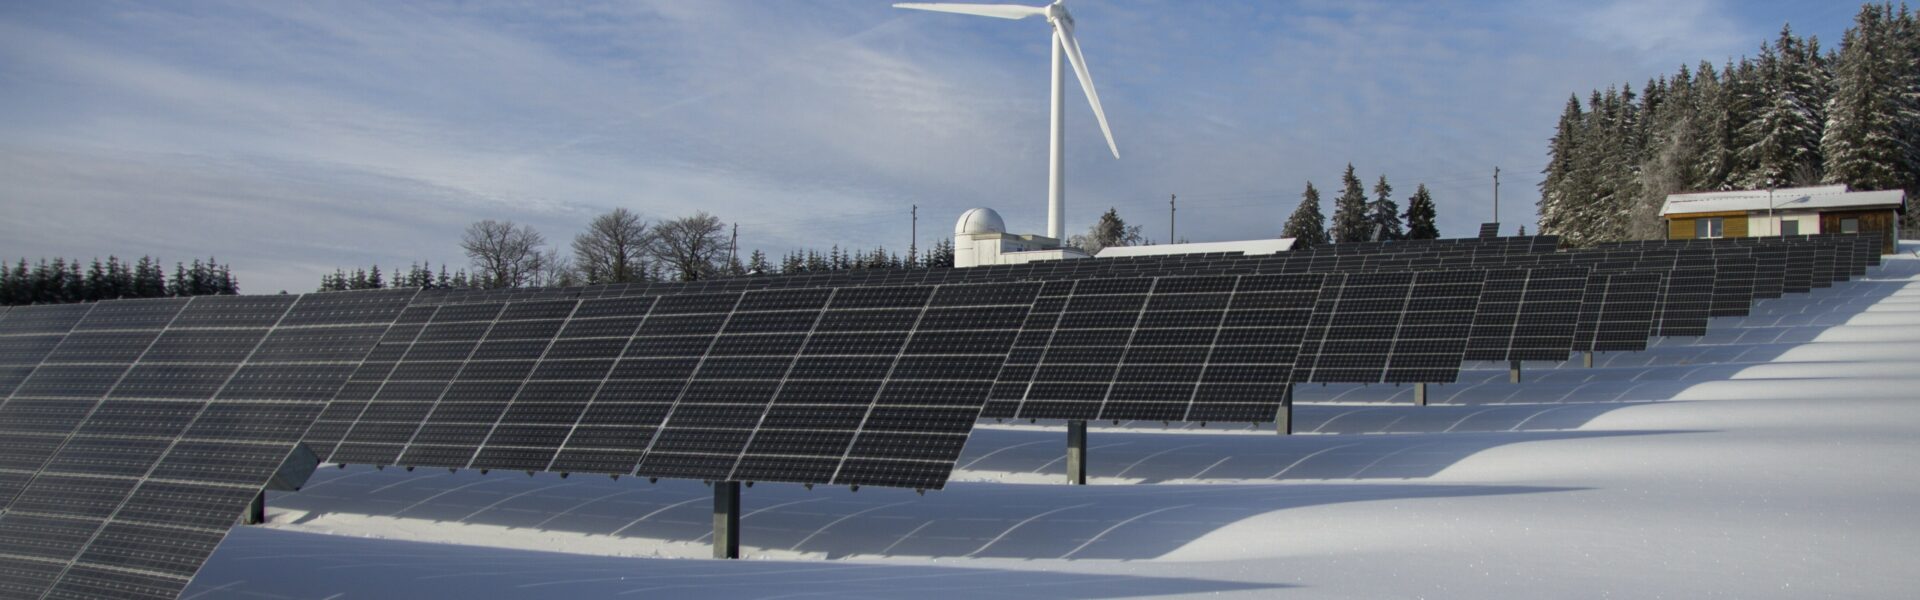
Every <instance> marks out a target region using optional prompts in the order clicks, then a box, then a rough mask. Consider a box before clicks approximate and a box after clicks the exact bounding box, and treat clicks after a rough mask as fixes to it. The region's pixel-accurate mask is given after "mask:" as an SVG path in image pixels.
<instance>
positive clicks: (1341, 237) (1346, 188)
mask: <svg viewBox="0 0 1920 600" xmlns="http://www.w3.org/2000/svg"><path fill="white" fill-rule="evenodd" d="M1340 186H1341V189H1340V197H1339V198H1338V199H1336V200H1334V203H1333V230H1332V231H1330V232H1329V234H1331V235H1332V236H1333V241H1334V243H1336V244H1340V243H1347V242H1364V241H1367V240H1370V239H1373V231H1372V228H1371V227H1369V226H1368V224H1367V192H1366V189H1365V188H1362V187H1361V186H1360V178H1359V177H1357V176H1355V175H1354V174H1353V163H1347V172H1346V173H1345V174H1342V175H1341V176H1340Z"/></svg>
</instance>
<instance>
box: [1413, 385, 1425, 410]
mask: <svg viewBox="0 0 1920 600" xmlns="http://www.w3.org/2000/svg"><path fill="white" fill-rule="evenodd" d="M1413 405H1414V406H1426V405H1427V384H1424V383H1416V384H1413Z"/></svg>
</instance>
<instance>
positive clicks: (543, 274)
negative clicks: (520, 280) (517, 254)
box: [527, 248, 581, 287]
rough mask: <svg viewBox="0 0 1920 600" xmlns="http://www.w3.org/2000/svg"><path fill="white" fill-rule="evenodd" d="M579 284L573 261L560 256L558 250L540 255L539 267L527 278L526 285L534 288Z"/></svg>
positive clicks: (548, 250)
mask: <svg viewBox="0 0 1920 600" xmlns="http://www.w3.org/2000/svg"><path fill="white" fill-rule="evenodd" d="M580 283H581V281H580V271H579V270H578V269H575V268H574V265H573V259H571V258H568V257H567V255H565V254H561V253H560V249H559V248H548V249H547V251H546V252H542V253H540V266H539V267H538V268H537V269H536V270H535V271H534V273H533V275H532V276H531V277H528V278H527V284H528V285H531V286H534V287H567V286H572V285H580Z"/></svg>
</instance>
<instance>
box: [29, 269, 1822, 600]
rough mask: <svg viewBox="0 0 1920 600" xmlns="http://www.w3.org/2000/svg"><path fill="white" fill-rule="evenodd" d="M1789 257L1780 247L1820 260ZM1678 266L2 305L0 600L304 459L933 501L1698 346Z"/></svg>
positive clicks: (58, 586)
mask: <svg viewBox="0 0 1920 600" xmlns="http://www.w3.org/2000/svg"><path fill="white" fill-rule="evenodd" d="M1796 242H1798V243H1794V242H1788V245H1789V246H1799V245H1808V246H1811V247H1814V248H1815V250H1816V252H1815V253H1813V254H1810V255H1808V256H1816V255H1819V254H1821V252H1819V251H1818V249H1819V248H1823V247H1824V248H1829V249H1832V248H1837V247H1839V246H1844V245H1847V244H1848V243H1850V242H1845V241H1842V240H1840V239H1838V238H1821V239H1816V240H1798V241H1796ZM1723 246H1724V247H1728V248H1731V247H1732V245H1731V244H1716V245H1711V246H1710V248H1711V252H1712V253H1713V254H1719V253H1722V251H1723ZM1653 252H1656V253H1657V252H1659V251H1658V250H1655V251H1653ZM1724 252H1725V253H1726V254H1728V257H1727V258H1726V260H1727V261H1730V262H1733V261H1751V260H1753V259H1751V258H1748V257H1749V256H1750V255H1752V254H1753V253H1752V252H1746V253H1741V252H1738V251H1735V250H1731V249H1728V250H1725V251H1724ZM1694 254H1697V253H1678V254H1675V255H1674V257H1673V258H1672V259H1671V260H1666V259H1664V258H1659V257H1660V256H1664V255H1660V254H1656V255H1655V256H1656V258H1651V259H1649V258H1646V256H1647V254H1646V253H1644V252H1643V253H1641V254H1640V258H1637V259H1635V260H1633V261H1630V262H1629V261H1626V260H1625V259H1624V258H1620V259H1619V260H1614V261H1597V262H1596V263H1595V264H1596V265H1598V266H1588V267H1571V268H1568V267H1559V266H1554V267H1551V268H1532V269H1497V270H1491V271H1487V270H1479V269H1473V270H1457V271H1429V272H1418V273H1408V272H1375V273H1278V274H1234V275H1219V276H1166V277H1158V278H1124V279H1113V278H1107V277H1100V276H1094V277H1089V278H1082V279H1061V280H1054V281H1047V282H1033V281H1025V282H1006V283H991V284H954V285H942V286H914V287H885V286H867V287H857V286H842V287H831V288H789V289H764V290H755V291H746V292H742V291H722V292H708V293H699V292H695V291H694V290H695V289H698V288H699V286H681V287H680V288H677V289H676V290H675V291H679V292H683V293H678V294H672V295H657V296H642V295H630V296H616V297H605V298H580V297H577V296H581V295H590V294H578V293H576V294H574V296H575V297H568V296H567V295H565V294H561V295H559V296H558V297H555V296H554V295H551V294H549V295H545V296H538V297H537V299H534V300H529V301H521V302H466V303H448V302H445V299H446V298H448V297H451V296H441V297H440V298H438V299H437V300H436V301H431V302H421V301H422V300H424V299H425V298H423V294H420V293H416V292H414V291H412V290H398V291H384V292H356V293H346V294H310V295H306V296H266V297H200V298H194V299H190V300H186V299H182V300H157V301H120V302H105V303H99V304H93V305H67V306H45V307H27V308H21V309H14V310H10V311H7V312H5V313H0V383H4V387H0V391H4V392H5V398H6V401H5V404H4V405H0V499H4V501H5V504H4V509H3V510H4V513H3V514H0V595H24V596H34V597H42V596H45V597H170V596H172V595H174V594H176V593H177V592H178V590H179V589H181V588H182V587H183V586H184V585H185V583H186V581H187V580H189V579H190V578H191V576H192V574H193V573H194V572H195V571H196V570H197V569H198V567H199V565H200V563H201V562H202V561H203V560H204V559H205V557H206V555H207V554H208V553H210V552H211V551H212V549H213V548H214V546H215V545H217V544H218V542H219V540H220V539H221V537H222V536H224V534H225V532H226V530H227V527H228V526H229V525H231V523H232V521H233V519H234V517H235V516H236V515H238V514H239V513H240V511H241V510H242V508H243V507H244V506H245V504H246V502H247V501H248V500H250V499H251V498H252V497H253V496H254V495H255V494H257V493H258V491H259V490H260V488H261V487H262V485H264V484H265V482H266V480H267V478H268V477H270V476H271V475H272V473H273V472H274V470H275V469H276V468H278V467H279V466H280V465H281V463H282V462H283V461H284V460H286V458H287V457H288V456H289V455H290V454H291V453H292V452H293V449H294V446H295V443H296V442H299V441H301V440H303V439H304V440H305V441H306V443H307V445H308V447H310V448H312V449H314V450H315V451H316V452H317V453H319V454H320V455H321V457H322V458H330V459H332V460H336V461H342V462H354V463H363V464H397V465H409V466H444V467H453V468H482V469H487V468H499V469H514V470H528V471H538V470H552V471H562V472H590V473H611V474H638V475H642V476H655V477H684V478H694V479H712V480H759V481H795V482H801V483H827V484H840V485H889V486H900V487H915V488H938V487H940V486H941V485H943V484H944V482H945V479H946V476H947V474H948V473H949V472H950V471H951V469H952V467H953V462H954V460H955V459H956V458H957V457H958V454H959V451H960V448H961V446H962V445H963V444H964V442H965V440H966V436H967V434H968V433H969V432H970V430H971V428H972V426H973V423H974V421H975V420H976V419H977V418H979V417H980V416H983V415H986V416H996V415H1010V416H1057V417H1062V418H1130V419H1133V418H1139V419H1157V420H1175V419H1178V420H1209V421H1236V420H1247V421H1262V420H1270V419H1271V418H1272V416H1273V414H1274V410H1275V409H1276V407H1277V406H1278V405H1279V403H1280V401H1281V399H1282V398H1283V397H1284V396H1285V393H1284V392H1285V386H1286V385H1288V384H1289V383H1292V382H1312V381H1368V382H1371V381H1429V382H1439V381H1451V380H1452V378H1453V375H1454V373H1456V372H1457V369H1458V366H1459V363H1460V361H1461V360H1463V359H1465V358H1467V357H1468V356H1469V354H1470V352H1469V351H1478V352H1483V353H1489V354H1501V353H1505V354H1507V355H1509V356H1515V357H1517V358H1529V359H1531V357H1535V356H1542V357H1548V358H1540V359H1542V360H1548V359H1552V358H1551V357H1559V358H1564V357H1565V356H1566V352H1568V351H1569V350H1574V349H1586V350H1591V349H1612V348H1614V347H1615V346H1614V344H1618V345H1620V346H1622V347H1631V346H1633V344H1634V343H1635V341H1636V340H1637V343H1638V344H1639V345H1640V347H1643V346H1644V344H1645V339H1646V337H1647V336H1648V335H1649V334H1652V333H1655V332H1656V331H1657V330H1656V323H1665V320H1663V319H1662V318H1661V316H1662V315H1663V314H1667V313H1672V314H1674V315H1680V314H1682V313H1685V314H1686V315H1691V316H1688V317H1687V318H1685V319H1681V318H1679V317H1678V316H1676V317H1675V318H1674V324H1675V326H1676V327H1680V326H1688V327H1691V326H1693V325H1695V324H1697V325H1698V326H1699V327H1700V328H1702V329H1703V328H1704V326H1705V317H1704V316H1703V315H1704V314H1705V313H1707V312H1710V309H1711V304H1712V298H1714V296H1715V294H1716V293H1717V292H1718V285H1719V282H1720V279H1719V278H1718V277H1716V276H1713V273H1712V272H1708V277H1705V278H1701V277H1698V276H1695V277H1694V279H1693V280H1692V281H1694V282H1695V284H1696V285H1698V286H1702V287H1703V289H1704V290H1705V292H1704V294H1702V293H1700V292H1699V291H1698V290H1694V291H1693V292H1691V293H1693V296H1692V297H1693V298H1695V299H1696V301H1698V300H1701V299H1704V300H1706V302H1707V304H1708V307H1706V308H1701V309H1698V310H1693V309H1689V308H1687V307H1685V306H1681V305H1682V304H1684V302H1682V301H1681V300H1680V299H1682V298H1684V297H1687V296H1686V293H1688V290H1689V289H1691V288H1688V287H1687V286H1686V285H1675V284H1674V283H1673V282H1674V281H1686V279H1684V278H1682V277H1680V276H1677V275H1668V274H1673V273H1682V272H1684V271H1688V269H1675V268H1671V267H1670V266H1669V267H1667V268H1665V270H1661V267H1660V265H1661V264H1666V265H1677V264H1679V262H1680V261H1681V260H1682V257H1683V256H1693V255H1694ZM1794 254H1795V253H1794V252H1792V251H1791V250H1790V251H1789V252H1787V256H1788V257H1789V261H1788V267H1791V266H1792V265H1793V264H1796V263H1794V262H1793V261H1792V260H1791V258H1792V256H1793V255H1794ZM1533 256H1540V257H1545V256H1551V255H1533ZM1623 256H1624V255H1623ZM1714 260H1716V261H1718V260H1719V259H1717V258H1715V259H1714ZM1515 261H1516V262H1524V261H1520V260H1518V259H1515ZM1662 261H1665V262H1664V263H1663V262H1662ZM1086 262H1099V261H1086ZM1216 262H1219V263H1223V264H1224V263H1236V264H1238V263H1258V262H1259V261H1247V260H1236V259H1228V258H1220V259H1216ZM1285 262H1287V263H1290V262H1291V261H1285ZM1539 262H1551V261H1550V260H1548V261H1539ZM1646 262H1651V263H1653V265H1652V266H1651V267H1648V265H1643V264H1641V263H1646ZM1801 262H1805V261H1801ZM1267 263H1271V261H1267ZM1714 264H1715V265H1716V266H1717V265H1718V264H1719V263H1718V262H1716V263H1714ZM1503 265H1504V263H1503ZM1643 267H1644V268H1643ZM1232 268H1239V267H1232ZM1609 269H1611V270H1612V272H1609V271H1608V270H1609ZM1790 270H1791V269H1788V268H1783V269H1782V270H1781V271H1780V273H1781V278H1782V279H1785V274H1786V273H1787V272H1788V271H1790ZM1093 272H1097V270H1094V271H1093ZM1758 272H1759V270H1758V269H1753V270H1749V271H1745V272H1743V273H1758ZM1835 273H1836V274H1835V275H1833V276H1835V277H1838V276H1839V275H1838V270H1836V271H1835ZM1759 278H1760V276H1758V275H1743V276H1742V277H1735V278H1730V279H1728V280H1727V281H1728V282H1729V284H1730V285H1731V286H1732V287H1735V288H1737V287H1739V285H1738V284H1741V283H1746V284H1747V289H1752V287H1753V285H1752V284H1753V282H1754V281H1757V280H1758V279H1759ZM1783 285H1784V284H1783ZM1809 285H1811V283H1810V284H1809ZM1576 290H1577V294H1578V295H1577V296H1576V295H1575V294H1576ZM1750 293H1751V292H1749V294H1750ZM1596 294H1597V295H1596ZM1748 297H1749V298H1750V297H1751V296H1748ZM1590 298H1591V299H1592V300H1590ZM1689 310H1691V311H1692V312H1688V311H1689ZM1572 311H1577V313H1578V314H1576V315H1575V318H1572V319H1569V318H1567V316H1568V314H1569V313H1570V312H1572ZM1696 318H1697V323H1696V320H1695V319H1696ZM1568 323H1572V324H1574V326H1573V327H1571V328H1569V327H1567V326H1566V325H1567V324H1568ZM1569 329H1571V331H1569ZM1503 337H1504V339H1502V338H1503ZM1583 339H1584V340H1589V341H1588V344H1589V345H1586V346H1582V345H1581V343H1582V342H1581V340H1583ZM1561 340H1569V341H1566V342H1564V343H1563V342H1562V341H1561ZM1203 348H1204V351H1202V349H1203ZM1535 352H1538V354H1535ZM1015 390H1018V391H1019V392H1020V395H1019V396H1017V397H1016V396H1013V395H1011V393H1012V392H1013V391H1015ZM983 411H984V412H983Z"/></svg>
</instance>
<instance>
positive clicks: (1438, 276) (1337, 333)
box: [1294, 270, 1485, 383]
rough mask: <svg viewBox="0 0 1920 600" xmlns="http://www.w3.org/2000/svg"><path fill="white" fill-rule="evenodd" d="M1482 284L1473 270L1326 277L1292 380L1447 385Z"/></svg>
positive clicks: (1456, 368) (1457, 363) (1456, 369)
mask: <svg viewBox="0 0 1920 600" xmlns="http://www.w3.org/2000/svg"><path fill="white" fill-rule="evenodd" d="M1484 280H1485V272H1484V271H1478V270H1472V271H1426V272H1421V273H1353V274H1346V275H1344V276H1339V275H1332V276H1329V277H1328V278H1327V283H1326V284H1325V285H1323V286H1322V288H1321V291H1320V297H1319V300H1318V303H1317V304H1316V305H1315V307H1314V312H1313V321H1312V324H1311V325H1310V326H1309V328H1308V329H1307V333H1306V337H1305V341H1304V343H1303V344H1302V346H1301V351H1300V355H1301V361H1300V365H1301V366H1300V368H1296V369H1295V377H1294V381H1297V382H1312V383H1446V382H1451V381H1453V380H1454V379H1455V378H1457V377H1458V375H1459V369H1460V360H1461V356H1462V355H1463V354H1464V353H1465V351H1466V346H1467V338H1468V335H1469V333H1470V331H1471V329H1472V327H1473V316H1474V312H1475V310H1474V306H1475V304H1477V303H1478V302H1479V299H1480V290H1481V285H1482V283H1483V282H1484Z"/></svg>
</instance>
